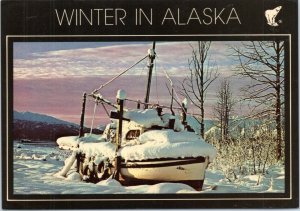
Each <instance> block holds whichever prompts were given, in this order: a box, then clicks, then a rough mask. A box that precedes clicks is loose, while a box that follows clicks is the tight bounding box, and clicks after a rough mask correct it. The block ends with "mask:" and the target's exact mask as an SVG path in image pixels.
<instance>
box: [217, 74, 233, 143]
mask: <svg viewBox="0 0 300 211" xmlns="http://www.w3.org/2000/svg"><path fill="white" fill-rule="evenodd" d="M233 106H234V100H233V96H232V91H231V86H230V82H229V81H228V80H226V79H223V80H222V81H221V85H220V87H219V89H218V91H217V103H216V105H215V107H214V113H215V118H216V120H217V126H218V128H220V132H221V134H220V138H221V141H224V140H228V138H229V120H230V116H231V115H232V111H233Z"/></svg>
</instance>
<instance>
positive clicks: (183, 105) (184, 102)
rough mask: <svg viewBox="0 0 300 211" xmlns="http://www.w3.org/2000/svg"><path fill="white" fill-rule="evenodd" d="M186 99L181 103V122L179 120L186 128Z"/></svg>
mask: <svg viewBox="0 0 300 211" xmlns="http://www.w3.org/2000/svg"><path fill="white" fill-rule="evenodd" d="M187 104H188V102H187V99H186V98H185V99H184V100H183V101H182V104H181V105H182V113H181V115H182V120H181V123H182V124H183V125H184V126H186V125H187V122H186V112H187Z"/></svg>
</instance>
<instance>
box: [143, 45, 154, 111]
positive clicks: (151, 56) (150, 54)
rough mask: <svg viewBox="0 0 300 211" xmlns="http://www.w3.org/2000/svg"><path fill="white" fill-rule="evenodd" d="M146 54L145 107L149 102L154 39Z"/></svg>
mask: <svg viewBox="0 0 300 211" xmlns="http://www.w3.org/2000/svg"><path fill="white" fill-rule="evenodd" d="M148 56H149V61H148V62H149V63H148V68H149V72H148V82H147V87H146V89H147V91H146V96H145V107H144V108H145V109H147V108H148V103H149V95H150V88H151V78H152V69H153V62H154V59H155V41H154V42H153V46H152V49H149V50H148Z"/></svg>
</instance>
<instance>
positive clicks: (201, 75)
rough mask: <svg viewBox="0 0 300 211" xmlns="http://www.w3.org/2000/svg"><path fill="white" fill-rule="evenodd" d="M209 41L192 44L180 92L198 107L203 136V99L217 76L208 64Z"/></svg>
mask: <svg viewBox="0 0 300 211" xmlns="http://www.w3.org/2000/svg"><path fill="white" fill-rule="evenodd" d="M210 45H211V42H209V41H198V42H197V45H196V47H194V46H192V45H191V47H192V57H191V59H190V60H189V75H188V76H187V77H186V78H185V79H184V80H183V82H182V90H183V92H182V94H183V95H184V96H185V97H186V98H187V99H188V100H189V101H190V102H192V103H193V104H194V106H196V107H197V108H198V109H200V135H201V137H204V101H205V94H206V91H207V89H208V87H209V86H210V84H211V83H212V82H213V81H214V80H216V78H217V77H218V74H217V71H216V69H215V68H214V67H212V66H211V65H210V62H209V59H208V57H207V56H208V52H209V49H210Z"/></svg>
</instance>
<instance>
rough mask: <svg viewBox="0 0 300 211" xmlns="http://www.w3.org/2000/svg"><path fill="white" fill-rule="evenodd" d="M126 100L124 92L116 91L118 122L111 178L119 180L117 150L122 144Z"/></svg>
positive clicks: (118, 156) (118, 154) (119, 156)
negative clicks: (113, 167)
mask: <svg viewBox="0 0 300 211" xmlns="http://www.w3.org/2000/svg"><path fill="white" fill-rule="evenodd" d="M125 99H126V93H125V91H124V90H118V93H117V104H118V114H119V122H118V127H117V134H116V135H117V137H116V142H117V143H116V144H117V146H116V157H115V172H114V175H113V178H114V179H116V180H119V177H120V166H121V155H120V153H119V149H120V148H121V143H122V127H123V113H124V100H125Z"/></svg>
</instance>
